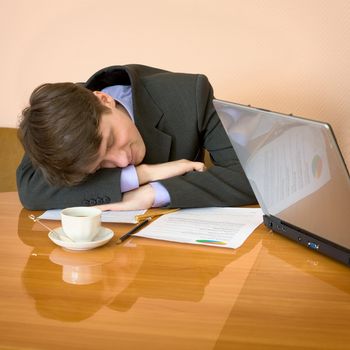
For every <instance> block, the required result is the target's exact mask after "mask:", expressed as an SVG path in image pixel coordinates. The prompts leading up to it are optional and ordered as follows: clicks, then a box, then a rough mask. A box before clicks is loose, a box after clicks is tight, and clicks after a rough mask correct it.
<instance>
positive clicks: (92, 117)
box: [19, 83, 110, 186]
mask: <svg viewBox="0 0 350 350" xmlns="http://www.w3.org/2000/svg"><path fill="white" fill-rule="evenodd" d="M108 112H110V109H109V108H108V107H106V106H104V105H103V104H102V103H101V102H100V101H99V99H98V98H97V97H96V96H95V95H94V94H93V92H92V91H90V90H88V89H87V88H85V87H83V86H81V85H77V84H74V83H55V84H50V83H48V84H43V85H40V86H39V87H37V88H36V89H35V90H34V91H33V93H32V95H31V96H30V101H29V106H28V107H27V108H25V109H24V110H23V111H22V116H21V122H20V126H19V138H20V140H21V142H22V144H23V147H24V149H25V151H26V153H27V155H28V156H29V158H30V159H31V161H32V163H33V165H34V166H35V167H38V168H40V169H41V170H42V172H43V174H44V176H45V178H46V179H47V181H48V182H49V183H51V184H53V185H60V186H62V185H64V186H71V185H76V184H78V183H81V182H82V181H83V180H84V179H85V178H86V176H87V171H86V169H87V167H88V166H89V165H91V164H92V163H93V162H94V161H96V159H97V157H98V150H99V147H100V144H101V135H100V133H99V122H100V117H101V115H102V113H108Z"/></svg>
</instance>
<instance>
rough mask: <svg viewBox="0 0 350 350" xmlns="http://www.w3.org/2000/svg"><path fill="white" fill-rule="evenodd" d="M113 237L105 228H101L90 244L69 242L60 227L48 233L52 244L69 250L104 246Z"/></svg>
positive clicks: (111, 232)
mask: <svg viewBox="0 0 350 350" xmlns="http://www.w3.org/2000/svg"><path fill="white" fill-rule="evenodd" d="M113 236H114V232H113V231H112V230H111V229H109V228H107V227H101V229H100V232H99V233H98V235H97V236H96V237H95V238H94V239H93V240H92V241H91V242H71V241H70V240H69V238H68V237H67V236H66V235H65V234H64V232H63V229H62V227H57V228H55V229H54V231H50V232H49V238H50V239H51V241H52V242H54V243H55V244H57V245H59V246H60V247H63V248H66V249H70V250H89V249H94V248H97V247H100V246H101V245H104V244H106V243H107V242H108V241H110V240H111V239H112V237H113Z"/></svg>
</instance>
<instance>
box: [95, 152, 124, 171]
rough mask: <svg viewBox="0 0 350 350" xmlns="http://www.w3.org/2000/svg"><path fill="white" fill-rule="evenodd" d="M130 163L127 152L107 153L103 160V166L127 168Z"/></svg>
mask: <svg viewBox="0 0 350 350" xmlns="http://www.w3.org/2000/svg"><path fill="white" fill-rule="evenodd" d="M128 165H129V160H128V156H127V154H126V152H118V154H107V155H106V157H105V158H104V160H103V161H102V162H101V167H102V168H125V167H127V166H128Z"/></svg>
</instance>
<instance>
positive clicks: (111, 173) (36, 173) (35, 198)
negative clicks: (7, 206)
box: [17, 155, 122, 210]
mask: <svg viewBox="0 0 350 350" xmlns="http://www.w3.org/2000/svg"><path fill="white" fill-rule="evenodd" d="M17 188H18V194H19V197H20V200H21V202H22V204H23V206H24V207H25V208H27V209H31V210H46V209H55V208H66V207H72V206H90V205H96V204H106V203H110V202H118V201H120V200H121V197H122V195H121V192H120V169H118V168H116V169H101V170H99V171H97V172H96V173H95V174H94V175H93V176H89V177H88V178H87V180H86V181H85V182H84V183H82V184H80V185H77V186H72V187H57V186H51V185H50V184H49V183H47V181H46V180H45V178H44V176H43V174H42V172H41V171H40V170H39V169H36V168H34V167H33V165H32V163H31V161H30V159H29V158H28V156H27V155H25V156H24V157H23V159H22V162H21V164H20V165H19V167H18V168H17Z"/></svg>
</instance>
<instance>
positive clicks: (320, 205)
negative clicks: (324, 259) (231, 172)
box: [214, 100, 350, 248]
mask: <svg viewBox="0 0 350 350" xmlns="http://www.w3.org/2000/svg"><path fill="white" fill-rule="evenodd" d="M214 106H215V108H216V110H217V112H218V115H219V117H220V119H221V121H222V123H223V125H224V128H225V129H226V132H227V134H228V137H229V138H230V141H231V143H232V146H233V148H234V149H235V151H236V153H237V156H238V158H239V160H240V162H241V164H242V167H243V169H244V171H245V173H246V175H247V177H248V179H249V181H250V184H251V186H252V188H253V190H254V193H255V195H256V197H257V199H258V202H259V204H260V206H261V208H262V210H263V211H264V214H266V215H273V216H275V217H277V218H278V219H280V220H282V221H283V222H286V223H288V224H291V225H293V226H294V227H297V228H300V229H302V230H306V231H308V232H310V233H312V234H314V235H316V236H319V237H321V238H324V239H326V240H328V241H330V242H334V243H336V244H338V245H340V246H342V247H346V248H350V229H349V227H350V178H349V173H348V171H347V169H346V166H345V163H344V161H343V158H342V156H341V153H340V151H339V148H338V145H337V143H336V140H335V138H334V135H333V133H332V130H331V128H330V126H329V125H328V124H326V123H321V122H315V121H311V120H307V119H303V118H298V117H294V116H286V115H283V114H279V113H274V112H270V111H264V110H261V109H257V108H253V107H249V106H243V105H238V104H234V103H229V102H224V101H219V100H214Z"/></svg>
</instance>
